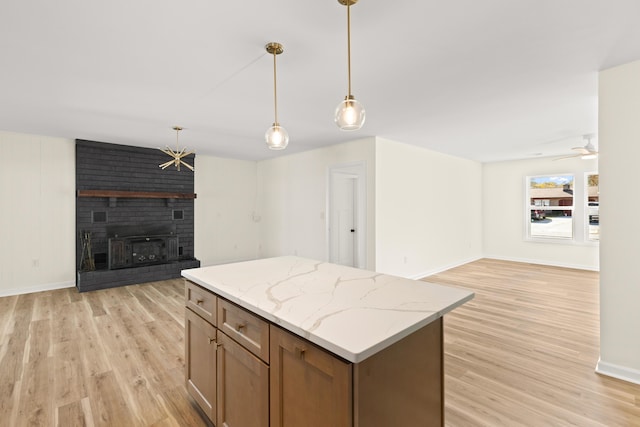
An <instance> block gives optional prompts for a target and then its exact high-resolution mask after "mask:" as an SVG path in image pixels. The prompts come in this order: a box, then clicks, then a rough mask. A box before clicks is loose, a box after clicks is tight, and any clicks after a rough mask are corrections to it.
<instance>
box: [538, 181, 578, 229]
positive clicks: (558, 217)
mask: <svg viewBox="0 0 640 427" xmlns="http://www.w3.org/2000/svg"><path fill="white" fill-rule="evenodd" d="M573 192H574V177H573V175H568V174H567V175H553V176H534V177H528V178H527V200H528V204H527V206H528V209H527V210H528V215H527V223H528V233H527V235H528V237H529V238H531V239H573V229H574V225H573V217H574V203H573V198H574V196H573Z"/></svg>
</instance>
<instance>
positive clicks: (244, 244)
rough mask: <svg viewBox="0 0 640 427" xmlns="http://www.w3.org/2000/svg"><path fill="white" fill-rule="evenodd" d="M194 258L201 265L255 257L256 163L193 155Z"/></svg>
mask: <svg viewBox="0 0 640 427" xmlns="http://www.w3.org/2000/svg"><path fill="white" fill-rule="evenodd" d="M195 168H196V173H195V183H194V184H195V192H196V194H197V198H196V200H195V230H194V231H195V256H196V258H197V259H199V260H200V263H201V265H202V266H206V265H213V264H223V263H226V262H232V261H242V260H248V259H255V258H257V257H258V235H259V233H258V231H259V226H260V223H259V222H258V218H257V213H256V209H257V208H256V200H257V199H256V185H257V184H256V181H257V175H256V173H257V164H256V162H249V161H243V160H231V159H223V158H219V157H212V156H204V155H200V154H199V155H196V166H195Z"/></svg>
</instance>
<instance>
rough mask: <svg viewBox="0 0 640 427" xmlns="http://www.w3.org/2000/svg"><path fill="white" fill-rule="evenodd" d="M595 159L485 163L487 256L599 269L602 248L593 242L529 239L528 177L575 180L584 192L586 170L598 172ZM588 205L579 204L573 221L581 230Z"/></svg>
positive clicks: (485, 252)
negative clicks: (571, 176) (572, 177)
mask: <svg viewBox="0 0 640 427" xmlns="http://www.w3.org/2000/svg"><path fill="white" fill-rule="evenodd" d="M597 170H598V163H597V160H582V159H580V158H573V159H563V160H553V159H552V158H544V159H531V160H517V161H511V162H497V163H485V164H484V165H483V186H482V194H483V202H482V205H483V209H482V217H483V230H484V247H483V253H484V256H485V257H487V258H497V259H506V260H511V261H521V262H530V263H534V264H547V265H556V266H562V267H572V268H582V269H588V270H597V269H598V245H597V243H593V242H566V243H561V244H558V243H544V242H533V241H527V240H525V236H526V231H525V226H526V222H525V221H526V215H527V211H526V210H525V198H526V187H525V177H526V176H535V175H561V174H567V173H571V174H573V175H574V176H575V179H576V187H579V188H582V185H583V184H584V182H583V181H584V178H583V177H584V173H585V172H596V171H597ZM583 213H584V207H583V206H582V205H578V204H576V206H575V215H574V220H575V222H576V228H577V229H578V228H579V229H580V230H578V231H582V228H583V227H584V226H585V224H584V222H582V214H583Z"/></svg>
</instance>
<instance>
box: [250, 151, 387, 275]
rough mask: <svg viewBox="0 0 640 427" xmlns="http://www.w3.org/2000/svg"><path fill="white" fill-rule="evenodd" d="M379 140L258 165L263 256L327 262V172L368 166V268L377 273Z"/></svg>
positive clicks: (261, 253) (282, 158) (262, 162)
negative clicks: (376, 169)
mask: <svg viewBox="0 0 640 427" xmlns="http://www.w3.org/2000/svg"><path fill="white" fill-rule="evenodd" d="M374 149H375V146H374V139H373V138H368V139H362V140H358V141H352V142H348V143H344V144H339V145H334V146H330V147H326V148H321V149H317V150H312V151H307V152H304V153H299V154H292V155H285V156H282V157H278V158H275V159H271V160H265V161H261V162H259V163H258V198H259V204H258V206H259V209H258V215H259V216H260V218H261V220H260V230H261V235H260V252H259V256H260V257H271V256H279V255H298V256H301V257H306V258H311V259H318V260H327V259H328V250H327V222H326V218H327V213H326V209H327V184H328V179H327V173H328V168H329V167H330V166H335V165H339V164H347V163H351V162H357V161H362V162H364V163H365V166H366V174H367V178H366V181H367V211H368V215H367V230H366V235H367V257H366V258H367V263H366V268H367V269H370V270H373V269H375V254H374V249H375V246H374V244H375V238H374V192H373V191H374V190H373V189H374V186H375V185H374V166H375V151H374Z"/></svg>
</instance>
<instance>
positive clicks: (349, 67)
mask: <svg viewBox="0 0 640 427" xmlns="http://www.w3.org/2000/svg"><path fill="white" fill-rule="evenodd" d="M347 75H348V76H349V96H351V0H347Z"/></svg>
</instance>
